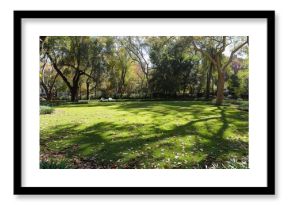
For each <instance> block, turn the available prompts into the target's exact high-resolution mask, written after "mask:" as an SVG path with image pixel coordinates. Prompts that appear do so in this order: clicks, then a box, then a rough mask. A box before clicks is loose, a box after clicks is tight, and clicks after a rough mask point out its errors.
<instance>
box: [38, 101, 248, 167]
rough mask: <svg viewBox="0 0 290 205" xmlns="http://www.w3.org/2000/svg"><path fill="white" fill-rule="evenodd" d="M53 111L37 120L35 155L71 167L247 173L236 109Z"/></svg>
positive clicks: (161, 105)
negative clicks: (37, 149) (63, 161)
mask: <svg viewBox="0 0 290 205" xmlns="http://www.w3.org/2000/svg"><path fill="white" fill-rule="evenodd" d="M55 109H56V111H57V112H55V114H54V115H42V116H41V120H40V123H41V124H40V137H41V138H40V144H41V147H40V148H41V151H40V153H41V156H47V155H48V156H51V157H52V158H61V159H64V160H66V161H67V163H68V165H70V167H71V168H161V169H162V168H164V169H167V168H185V169H192V168H197V169H198V168H202V169H206V168H207V169H209V168H220V169H224V168H226V169H244V168H248V164H247V160H248V112H245V111H242V110H240V109H238V107H237V105H236V104H232V103H229V102H228V105H227V106H219V107H217V106H214V105H212V104H210V103H209V102H191V101H146V102H106V103H101V102H90V103H89V104H71V105H62V106H58V107H56V108H55ZM55 156H56V157H55Z"/></svg>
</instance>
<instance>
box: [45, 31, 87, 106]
mask: <svg viewBox="0 0 290 205" xmlns="http://www.w3.org/2000/svg"><path fill="white" fill-rule="evenodd" d="M88 41H89V38H88V37H83V36H71V37H48V41H47V43H46V44H45V45H44V46H45V54H46V55H47V57H48V59H49V61H50V63H51V64H52V66H53V68H54V69H55V70H56V72H57V73H58V74H59V76H60V77H61V78H62V79H63V81H64V83H65V84H66V85H67V87H68V88H69V90H70V93H71V101H72V102H75V101H78V90H79V81H80V79H81V76H82V75H87V76H89V75H88V74H87V73H86V69H87V64H88ZM65 72H66V73H65ZM67 73H69V75H68V74H67ZM69 76H71V79H69Z"/></svg>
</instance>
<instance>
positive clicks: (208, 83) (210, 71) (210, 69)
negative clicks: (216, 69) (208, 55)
mask: <svg viewBox="0 0 290 205" xmlns="http://www.w3.org/2000/svg"><path fill="white" fill-rule="evenodd" d="M212 67H213V66H212V63H210V67H209V70H208V73H207V78H206V99H209V94H210V81H211V78H212Z"/></svg>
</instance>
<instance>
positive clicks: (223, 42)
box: [192, 36, 249, 105]
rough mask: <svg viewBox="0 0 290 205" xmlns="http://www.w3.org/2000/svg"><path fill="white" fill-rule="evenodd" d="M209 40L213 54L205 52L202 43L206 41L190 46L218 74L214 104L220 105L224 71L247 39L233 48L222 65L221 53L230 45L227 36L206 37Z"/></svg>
mask: <svg viewBox="0 0 290 205" xmlns="http://www.w3.org/2000/svg"><path fill="white" fill-rule="evenodd" d="M208 38H211V40H213V41H215V42H216V43H215V51H216V52H215V53H214V54H213V53H210V52H209V51H208V50H206V46H205V44H203V43H207V41H203V42H202V41H200V42H198V40H193V41H192V44H193V46H194V49H195V50H196V51H199V52H201V53H202V54H203V55H204V56H206V57H207V58H208V59H209V60H210V61H211V62H212V63H213V65H214V68H215V69H216V70H217V73H218V82H217V97H216V104H217V105H221V104H222V103H223V100H224V85H225V71H226V68H227V66H228V65H229V64H230V63H231V62H232V60H233V57H234V55H235V53H236V52H237V51H239V50H240V49H241V48H242V47H243V46H245V45H246V44H248V42H249V38H248V37H247V38H246V40H244V41H243V42H242V43H240V44H239V45H237V46H236V47H234V48H233V50H232V51H231V52H230V56H229V58H228V59H227V60H226V61H225V62H224V63H223V52H224V51H225V50H226V47H227V46H229V45H230V44H232V42H231V39H229V38H228V37H227V36H222V37H208Z"/></svg>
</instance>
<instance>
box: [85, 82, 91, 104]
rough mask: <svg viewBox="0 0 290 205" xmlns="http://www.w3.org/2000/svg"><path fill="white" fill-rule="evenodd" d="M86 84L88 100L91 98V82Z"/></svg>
mask: <svg viewBox="0 0 290 205" xmlns="http://www.w3.org/2000/svg"><path fill="white" fill-rule="evenodd" d="M86 85H87V100H89V98H90V83H89V82H87V83H86Z"/></svg>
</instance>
